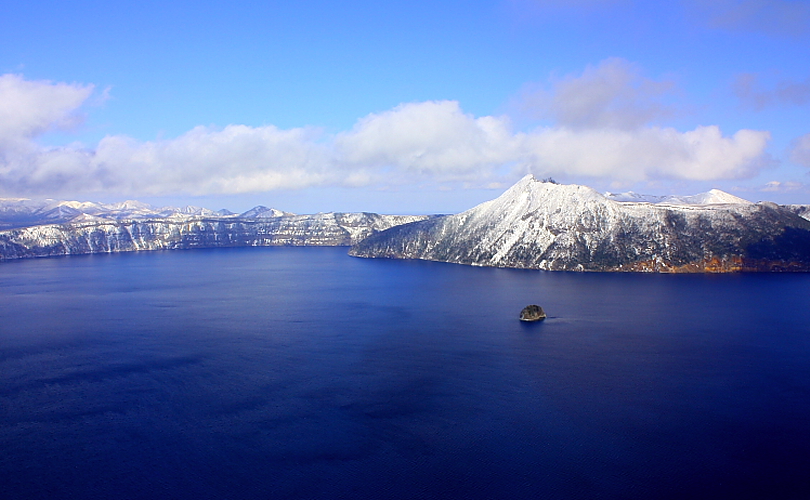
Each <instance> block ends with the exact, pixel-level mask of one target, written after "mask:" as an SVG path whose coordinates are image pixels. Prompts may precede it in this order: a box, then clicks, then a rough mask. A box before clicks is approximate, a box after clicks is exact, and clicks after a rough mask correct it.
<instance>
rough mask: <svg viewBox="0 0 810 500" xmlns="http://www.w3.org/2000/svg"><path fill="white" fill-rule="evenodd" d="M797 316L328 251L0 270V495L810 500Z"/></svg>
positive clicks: (707, 291)
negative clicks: (523, 313)
mask: <svg viewBox="0 0 810 500" xmlns="http://www.w3.org/2000/svg"><path fill="white" fill-rule="evenodd" d="M808 299H810V275H807V274H790V275H721V276H703V275H639V274H578V273H544V272H537V271H519V270H506V269H489V268H473V267H466V266H457V265H450V264H440V263H428V262H414V261H392V260H364V259H354V258H350V257H348V256H346V254H345V249H329V248H327V249H324V248H256V249H219V250H195V251H175V252H146V253H133V254H119V255H94V256H83V257H70V258H55V259H41V260H28V261H17V262H5V263H2V265H0V450H2V453H1V454H0V484H2V487H1V489H2V492H3V494H2V497H3V498H4V499H23V498H24V499H35V498H49V499H52V498H82V499H91V498H113V497H114V498H121V499H136V498H137V499H141V498H144V499H145V498H183V499H185V498H188V499H192V498H193V499H209V498H210V499H214V498H217V499H223V498H233V499H238V498H355V499H356V498H471V499H475V498H505V499H521V498H583V499H586V498H639V499H641V498H715V499H716V498H736V499H739V498H782V499H789V498H796V499H799V498H808V497H810V474H808V472H807V471H810V425H808V422H810V307H808V305H810V301H809V300H808ZM530 303H537V304H540V305H542V306H543V307H544V308H545V310H546V311H547V312H548V314H549V315H550V318H549V319H548V320H546V321H545V322H543V323H539V324H525V323H521V322H519V321H517V316H518V314H519V312H520V310H521V309H522V308H523V307H524V306H525V305H527V304H530Z"/></svg>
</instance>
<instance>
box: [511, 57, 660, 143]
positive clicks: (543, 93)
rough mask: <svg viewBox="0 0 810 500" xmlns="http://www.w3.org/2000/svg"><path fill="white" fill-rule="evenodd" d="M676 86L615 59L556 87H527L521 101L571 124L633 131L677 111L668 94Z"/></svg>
mask: <svg viewBox="0 0 810 500" xmlns="http://www.w3.org/2000/svg"><path fill="white" fill-rule="evenodd" d="M674 87H675V84H674V82H672V81H666V80H664V81H655V80H651V79H649V78H644V77H642V76H641V71H640V69H639V68H638V67H637V66H635V65H633V64H632V63H630V62H629V61H627V60H625V59H621V58H615V57H614V58H609V59H605V60H604V61H602V62H601V63H599V65H597V66H590V65H589V66H588V67H586V68H585V71H584V72H583V73H582V75H578V76H574V75H568V76H566V77H564V78H562V79H560V80H557V81H555V82H553V85H552V88H551V89H550V90H549V89H545V88H543V87H539V88H538V86H536V85H535V86H530V87H527V88H526V89H525V90H524V92H523V94H522V95H521V96H520V98H519V102H518V103H517V105H518V107H520V108H521V109H522V110H523V111H525V112H527V113H528V114H529V115H530V116H533V117H536V118H543V119H552V120H554V122H556V123H557V124H558V125H562V126H566V127H573V128H604V127H609V128H619V129H633V128H638V127H641V126H643V125H646V124H648V123H651V122H654V121H658V120H661V119H663V118H668V117H670V116H672V115H673V109H672V108H671V107H670V106H669V105H667V104H665V103H664V102H663V98H665V97H667V96H668V95H669V94H671V93H672V91H673V90H674Z"/></svg>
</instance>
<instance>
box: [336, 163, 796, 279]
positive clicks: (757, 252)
mask: <svg viewBox="0 0 810 500" xmlns="http://www.w3.org/2000/svg"><path fill="white" fill-rule="evenodd" d="M712 200H714V201H712ZM729 200H731V201H735V200H739V198H736V197H732V196H731V195H728V196H723V195H721V193H720V192H713V193H711V196H709V197H702V198H696V201H698V202H701V201H702V202H704V203H702V204H701V203H698V204H695V203H694V201H695V200H693V202H692V203H675V202H673V200H663V201H666V202H664V203H649V202H634V201H615V200H613V199H609V198H608V197H606V196H604V195H601V194H599V193H598V192H596V191H595V190H593V189H591V188H588V187H585V186H578V185H559V184H556V183H553V182H541V181H538V180H537V179H535V178H534V177H532V176H526V177H524V178H523V179H522V180H521V181H520V182H518V183H517V184H516V185H514V186H513V187H512V188H510V189H509V190H508V191H506V192H505V193H504V194H503V195H502V196H500V197H499V198H497V199H495V200H492V201H489V202H486V203H483V204H481V205H478V206H477V207H474V208H472V209H470V210H468V211H466V212H463V213H460V214H457V215H448V216H443V217H436V218H432V219H428V220H423V221H418V222H414V223H410V224H405V225H402V226H397V227H394V228H391V229H389V230H387V231H384V232H381V233H378V234H375V235H372V236H370V237H369V238H367V239H365V240H363V241H361V242H360V243H358V244H357V245H355V246H354V247H353V248H352V249H351V251H350V254H351V255H354V256H357V257H383V258H404V259H424V260H433V261H442V262H452V263H459V264H471V265H478V266H498V267H513V268H527V269H546V270H560V271H562V270H571V271H647V272H739V271H808V270H810V221H808V220H806V219H804V218H802V217H800V216H799V214H798V213H797V211H795V210H791V209H789V208H786V207H781V206H778V205H776V204H773V203H767V202H766V203H757V204H754V203H750V202H746V201H745V200H741V201H740V202H731V203H727V202H725V201H729Z"/></svg>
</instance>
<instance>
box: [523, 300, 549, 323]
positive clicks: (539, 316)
mask: <svg viewBox="0 0 810 500" xmlns="http://www.w3.org/2000/svg"><path fill="white" fill-rule="evenodd" d="M544 319H546V312H545V311H544V310H543V308H542V307H540V306H538V305H535V304H532V305H529V306H526V307H524V308H523V310H522V311H520V321H542V320H544Z"/></svg>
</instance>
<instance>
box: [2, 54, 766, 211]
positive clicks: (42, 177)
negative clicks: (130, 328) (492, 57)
mask: <svg viewBox="0 0 810 500" xmlns="http://www.w3.org/2000/svg"><path fill="white" fill-rule="evenodd" d="M622 67H624V66H623V64H620V63H615V62H611V63H606V64H603V65H602V66H600V67H599V68H597V69H596V70H594V71H595V74H597V75H604V72H605V71H607V73H609V74H612V75H614V76H615V71H614V70H616V71H618V75H619V76H618V77H617V78H618V79H619V80H620V81H623V82H624V83H625V84H626V85H627V86H630V87H631V90H630V91H627V92H625V91H624V90H622V87H621V85H620V84H618V83H616V82H613V81H612V80H611V83H610V85H607V88H608V89H609V91H608V92H607V95H608V96H614V97H615V96H617V95H618V96H624V95H626V94H627V93H628V92H629V95H633V93H634V92H636V91H637V90H638V89H637V88H636V87H634V83H633V82H637V81H638V80H632V79H631V80H630V81H628V80H622V78H623V76H622V75H625V76H626V74H627V73H626V72H625V73H622V71H624V70H622V69H621V68H622ZM600 68H602V69H600ZM605 68H607V69H605ZM617 68H619V69H618V70H617ZM625 69H626V68H625ZM586 76H587V77H588V78H583V79H581V80H578V81H576V82H574V81H573V80H572V81H571V82H568V83H569V84H570V85H568V84H566V85H564V86H563V87H561V90H560V93H561V94H562V95H564V96H565V97H566V98H570V99H574V100H576V99H577V98H578V97H581V96H579V94H578V92H575V91H574V90H572V89H576V88H580V92H584V93H586V94H587V93H588V92H590V91H591V89H593V88H594V86H593V85H589V84H586V83H588V82H593V81H596V80H599V79H598V78H591V77H592V76H594V75H592V74H590V73H588V72H587V71H586ZM6 81H11V82H12V84H13V85H11V88H12V90H11V91H10V92H11V95H15V94H14V92H16V93H17V94H23V95H22V96H21V97H22V100H23V101H24V102H29V103H36V102H38V101H37V99H36V96H44V98H43V99H45V101H46V102H51V103H52V104H50V105H49V106H47V107H44V106H35V105H29V106H28V107H27V108H25V107H23V108H21V109H22V111H18V110H17V111H15V110H12V111H11V112H8V111H6V113H7V114H8V115H9V116H11V117H14V119H15V120H16V123H19V124H22V125H21V126H20V129H17V131H16V132H14V131H12V132H6V135H5V136H4V137H5V138H11V139H13V140H6V141H4V142H2V143H0V190H1V191H2V192H3V194H7V195H12V196H20V195H49V196H54V195H57V194H60V193H80V192H81V193H89V192H107V193H116V194H118V195H133V196H138V195H165V194H182V193H185V194H194V195H204V194H226V193H227V194H233V193H245V192H261V191H268V190H273V189H296V188H303V187H307V186H324V185H331V186H337V185H342V186H363V185H377V186H385V185H396V184H408V183H410V184H414V183H424V182H445V181H462V182H464V183H465V185H474V186H479V187H480V186H486V185H492V183H498V182H504V181H506V182H511V181H512V180H513V176H514V174H515V172H516V171H520V173H523V172H525V171H527V170H530V171H533V172H534V173H536V174H538V175H547V174H553V175H558V176H560V175H561V176H565V175H576V176H592V177H602V178H609V179H611V180H630V181H637V180H650V179H661V178H670V179H698V180H709V179H731V178H741V177H746V176H750V175H752V174H754V173H755V172H756V171H757V170H758V169H760V168H762V167H763V166H764V160H765V156H764V149H765V146H766V144H767V141H768V139H769V134H768V133H767V132H762V131H751V130H740V131H738V132H737V133H735V134H734V135H732V136H730V137H728V136H723V135H722V133H721V132H720V130H719V129H718V128H717V127H715V126H709V127H698V128H696V129H695V130H692V131H687V132H679V131H677V130H675V129H672V128H661V127H642V126H640V125H639V123H640V122H641V121H642V119H641V118H639V117H641V116H645V117H646V116H649V114H650V113H653V112H652V111H649V108H646V107H644V106H635V105H634V104H633V103H635V102H636V101H633V100H632V99H629V100H624V101H623V100H622V99H619V101H621V102H630V103H631V105H628V106H625V107H619V108H612V107H610V106H607V108H606V107H605V106H604V103H606V102H608V103H613V102H616V99H614V98H613V97H608V98H604V99H601V98H597V99H591V101H590V102H597V104H596V105H593V106H591V105H585V106H583V107H581V108H577V109H591V110H594V109H595V110H597V112H596V113H595V114H593V115H589V116H596V117H597V118H596V119H595V120H594V121H590V120H586V122H587V123H588V125H589V126H587V127H574V126H569V125H568V124H567V123H566V122H565V121H563V123H561V124H559V125H556V126H551V127H544V128H538V129H535V130H530V131H527V132H515V131H512V130H511V125H510V121H509V119H508V118H506V117H496V116H482V117H475V116H473V115H471V114H468V113H464V112H463V110H462V109H461V107H460V106H459V103H457V102H455V101H428V102H420V103H410V104H403V105H400V106H397V107H396V108H394V109H391V110H388V111H384V112H381V113H374V114H371V115H368V116H366V117H365V118H362V119H360V120H358V122H357V123H356V125H355V126H354V127H353V128H352V129H351V130H348V131H345V132H342V133H338V134H336V135H334V136H327V135H324V134H323V133H322V132H320V131H319V130H317V129H312V128H296V129H290V130H281V129H278V128H277V127H274V126H264V127H248V126H244V125H229V126H227V127H225V128H222V129H216V128H212V127H196V128H194V129H192V130H191V131H189V132H187V133H185V134H183V135H181V136H179V137H177V138H172V139H166V140H159V141H147V142H143V141H137V140H135V139H132V138H128V137H125V136H108V137H106V138H104V139H102V140H101V141H100V142H99V143H98V145H97V146H96V147H95V148H93V149H83V148H81V147H78V146H67V147H62V148H50V149H49V148H43V147H41V146H39V145H37V144H36V142H35V141H34V139H35V138H36V137H37V136H38V134H41V133H42V132H43V131H46V130H48V129H49V128H52V127H56V126H63V125H64V124H69V123H72V122H71V120H72V119H73V117H75V116H76V113H77V111H78V110H79V108H80V106H81V105H82V103H83V102H85V100H86V99H87V96H88V95H89V94H90V92H91V91H92V87H90V86H75V85H73V86H71V85H64V84H52V83H49V82H26V81H24V80H21V79H19V78H18V77H14V78H12V79H11V80H8V79H7V80H6ZM579 83H582V86H578V85H579ZM594 85H595V87H596V88H604V86H603V85H602V84H601V83H599V84H594ZM0 88H2V87H0ZM6 95H7V94H2V93H0V102H5V100H6ZM644 95H649V92H647V93H644ZM57 97H59V98H58V99H57ZM48 99H50V101H48ZM582 99H583V100H584V101H588V99H589V96H587V95H586V96H584V97H582ZM551 101H552V102H561V103H562V101H561V100H560V99H558V96H557V95H556V94H553V95H551ZM53 103H56V104H53ZM560 106H562V108H565V104H564V103H563V104H560ZM572 106H573V105H572ZM562 108H561V109H562ZM25 109H28V110H29V113H30V115H31V116H28V115H27V114H26V112H25ZM43 109H47V110H48V111H47V112H45V111H43ZM565 109H568V108H565ZM575 114H576V113H575ZM586 114H587V113H586ZM606 117H607V118H606ZM645 119H646V118H645ZM574 121H575V122H577V121H576V120H574ZM577 123H581V122H577ZM598 123H606V124H607V125H603V126H602V127H596V126H595V124H598ZM26 124H27V125H26ZM629 125H634V126H633V127H631V126H629Z"/></svg>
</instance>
